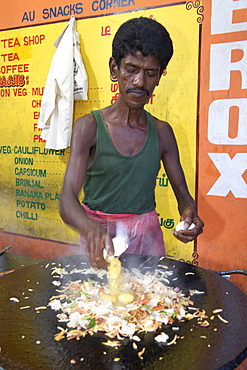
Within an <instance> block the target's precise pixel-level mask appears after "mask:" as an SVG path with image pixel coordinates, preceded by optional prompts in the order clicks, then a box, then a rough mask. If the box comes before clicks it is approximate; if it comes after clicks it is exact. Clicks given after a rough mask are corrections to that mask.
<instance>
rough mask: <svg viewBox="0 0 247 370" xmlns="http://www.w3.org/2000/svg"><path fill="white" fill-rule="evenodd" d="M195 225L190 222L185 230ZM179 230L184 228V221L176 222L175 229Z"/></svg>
mask: <svg viewBox="0 0 247 370" xmlns="http://www.w3.org/2000/svg"><path fill="white" fill-rule="evenodd" d="M195 226H196V225H195V224H193V223H192V224H191V225H190V227H189V228H188V229H187V230H191V229H194V227H195ZM180 230H186V229H185V228H184V221H181V222H179V223H178V224H177V226H176V231H180Z"/></svg>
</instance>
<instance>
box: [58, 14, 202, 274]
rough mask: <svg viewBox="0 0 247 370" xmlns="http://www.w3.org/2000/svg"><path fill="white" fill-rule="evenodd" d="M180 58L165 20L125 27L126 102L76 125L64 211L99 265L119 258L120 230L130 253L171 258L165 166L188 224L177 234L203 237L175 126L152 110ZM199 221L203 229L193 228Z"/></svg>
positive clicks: (121, 75) (120, 48)
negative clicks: (162, 182) (162, 205)
mask: <svg viewBox="0 0 247 370" xmlns="http://www.w3.org/2000/svg"><path fill="white" fill-rule="evenodd" d="M172 54H173V46H172V41H171V39H170V36H169V34H168V32H167V31H166V29H165V28H164V27H163V26H162V25H161V24H159V23H158V22H156V21H154V20H151V19H149V18H143V17H141V18H135V19H131V20H129V21H127V22H125V23H124V24H122V25H121V26H120V28H119V30H118V31H117V33H116V35H115V37H114V40H113V45H112V57H111V58H110V62H109V67H110V73H111V77H112V78H113V79H117V80H118V85H119V97H118V100H117V101H116V102H115V103H114V104H113V105H111V106H108V107H106V108H104V109H102V110H99V111H94V112H92V113H90V114H88V115H86V116H84V117H81V118H79V119H78V120H77V122H76V124H75V128H74V130H73V135H72V143H71V154H70V160H69V164H68V167H67V171H66V174H65V178H64V185H63V190H62V195H61V204H60V212H61V217H62V218H63V220H64V221H65V222H66V223H68V224H69V225H71V226H72V227H74V228H75V229H77V230H78V231H79V232H80V233H81V235H82V237H81V239H82V248H83V252H85V253H87V255H88V258H89V261H90V263H91V265H92V266H97V267H100V268H102V267H105V266H106V263H105V260H104V258H103V250H104V248H105V249H106V250H107V251H108V254H109V255H112V254H113V253H114V246H113V242H112V238H114V237H115V236H116V235H117V236H118V235H119V232H122V234H123V236H124V237H125V238H126V240H127V242H128V245H129V247H128V249H127V250H126V252H127V253H136V254H146V255H148V254H150V255H159V256H164V255H165V250H164V242H163V236H162V231H161V228H160V225H159V220H158V217H157V213H156V211H155V197H154V188H155V182H156V176H157V174H158V171H159V168H160V161H162V162H163V165H164V168H165V171H166V174H167V176H168V178H169V181H170V184H171V186H172V188H173V191H174V194H175V196H176V199H177V202H178V210H179V212H180V215H181V220H184V221H185V225H186V230H183V231H179V232H176V231H174V236H175V237H177V238H178V239H179V240H181V241H182V242H184V243H187V242H189V241H192V240H194V239H195V238H196V237H197V236H198V235H199V234H200V233H201V232H202V228H203V222H202V221H201V219H200V218H199V216H198V215H197V210H196V205H195V202H194V200H193V199H192V197H191V195H190V194H189V192H188V189H187V185H186V181H185V177H184V173H183V170H182V167H181V164H180V160H179V153H178V148H177V143H176V139H175V137H174V134H173V131H172V128H171V126H170V125H169V124H168V123H167V122H164V121H161V120H159V119H157V118H155V117H152V116H151V115H150V114H149V113H147V112H146V111H145V110H144V105H145V104H146V103H147V101H148V100H149V98H150V97H151V95H152V93H153V91H154V89H155V87H156V86H157V85H158V84H159V80H160V77H161V76H162V74H163V72H164V70H165V68H166V66H167V64H168V62H169V60H170V58H171V57H172ZM82 186H83V188H84V200H83V204H82V205H81V204H80V202H79V200H78V195H79V193H80V191H81V188H82ZM192 222H193V223H194V224H195V227H194V228H193V229H192V230H188V228H189V226H190V225H191V223H192Z"/></svg>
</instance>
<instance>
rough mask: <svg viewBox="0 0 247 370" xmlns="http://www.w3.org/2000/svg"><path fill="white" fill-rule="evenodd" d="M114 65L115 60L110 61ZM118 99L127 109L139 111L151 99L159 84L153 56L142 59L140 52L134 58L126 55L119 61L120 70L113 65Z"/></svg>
mask: <svg viewBox="0 0 247 370" xmlns="http://www.w3.org/2000/svg"><path fill="white" fill-rule="evenodd" d="M112 63H113V64H114V63H115V60H114V59H113V60H112ZM114 68H115V72H116V75H117V78H118V84H119V92H120V99H122V101H123V102H124V103H125V104H126V105H127V106H128V107H129V108H133V109H139V108H142V107H143V106H144V104H145V103H146V102H147V101H148V100H149V98H150V97H151V95H152V93H153V91H154V88H155V86H157V85H158V84H159V80H160V76H161V70H160V63H159V61H158V59H157V58H156V57H155V56H154V55H148V56H146V57H144V56H143V55H142V54H141V52H140V51H138V52H137V53H136V54H135V56H133V55H131V54H130V55H127V56H126V57H125V58H123V59H122V60H121V65H120V68H119V69H118V68H117V66H116V65H115V67H114Z"/></svg>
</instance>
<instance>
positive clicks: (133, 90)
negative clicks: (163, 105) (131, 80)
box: [126, 87, 149, 96]
mask: <svg viewBox="0 0 247 370" xmlns="http://www.w3.org/2000/svg"><path fill="white" fill-rule="evenodd" d="M126 93H127V94H134V95H139V96H143V95H147V96H149V91H148V90H146V89H144V88H138V87H134V88H130V89H127V91H126Z"/></svg>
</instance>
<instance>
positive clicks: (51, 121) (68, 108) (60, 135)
mask: <svg viewBox="0 0 247 370" xmlns="http://www.w3.org/2000/svg"><path fill="white" fill-rule="evenodd" d="M53 45H54V46H55V47H56V48H57V49H56V51H55V54H54V56H53V58H52V62H51V66H50V70H49V73H48V77H47V80H46V84H45V89H44V94H43V97H42V102H41V109H40V117H39V120H38V128H40V129H42V134H41V138H42V139H44V140H46V146H45V147H46V148H48V149H56V150H60V149H65V148H67V147H68V146H69V145H70V140H71V134H72V121H73V111H74V99H77V100H87V93H88V78H87V73H86V70H85V67H84V64H83V60H82V56H81V53H80V38H79V34H78V32H76V23H75V17H74V16H72V17H71V19H70V21H69V22H68V24H67V26H66V28H65V29H64V31H63V32H62V33H61V34H60V35H59V36H58V38H57V39H56V40H55V41H54V43H53Z"/></svg>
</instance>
